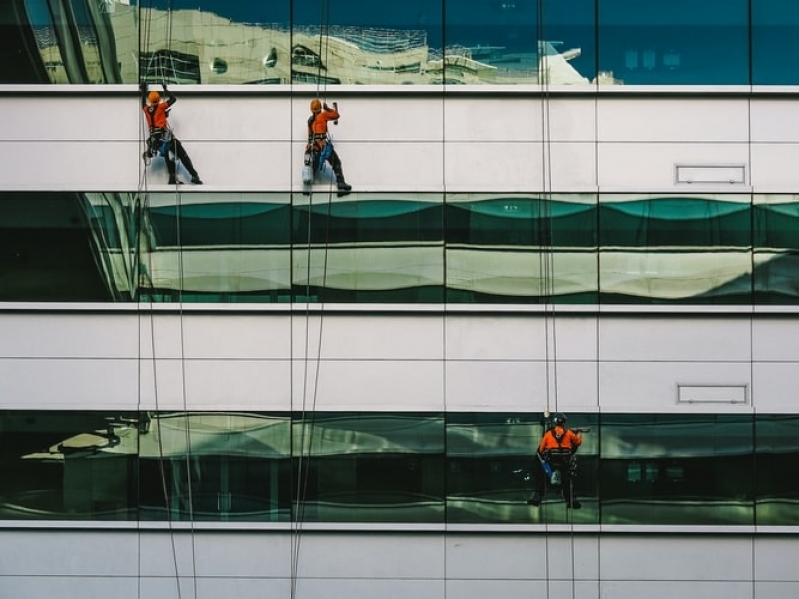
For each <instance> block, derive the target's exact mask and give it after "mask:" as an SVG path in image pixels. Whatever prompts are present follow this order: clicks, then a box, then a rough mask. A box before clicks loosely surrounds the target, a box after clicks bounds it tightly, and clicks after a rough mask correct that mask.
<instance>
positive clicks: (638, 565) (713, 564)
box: [599, 535, 753, 597]
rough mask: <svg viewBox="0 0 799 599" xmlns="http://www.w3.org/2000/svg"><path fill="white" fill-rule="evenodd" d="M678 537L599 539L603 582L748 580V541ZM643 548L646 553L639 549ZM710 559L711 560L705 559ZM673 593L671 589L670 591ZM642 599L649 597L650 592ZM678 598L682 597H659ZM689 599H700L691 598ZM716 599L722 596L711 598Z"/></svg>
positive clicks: (749, 542)
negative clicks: (645, 542) (647, 540)
mask: <svg viewBox="0 0 799 599" xmlns="http://www.w3.org/2000/svg"><path fill="white" fill-rule="evenodd" d="M687 540H688V539H687V538H686V537H684V536H682V535H674V536H667V535H663V536H658V537H650V538H649V543H648V544H643V538H642V537H638V536H631V535H623V536H612V535H606V536H603V537H602V542H601V546H600V549H599V550H600V552H601V564H600V567H601V572H600V576H601V578H602V579H603V580H621V581H630V582H632V581H638V582H640V583H643V582H645V581H675V582H681V583H687V582H694V583H698V582H700V581H705V582H713V583H718V582H720V581H727V582H728V583H731V582H747V581H751V580H752V574H753V570H752V569H753V553H752V541H751V539H749V538H748V537H746V536H722V537H719V536H712V535H707V536H702V535H692V536H691V537H690V542H686V541H687ZM643 547H646V549H645V550H644V549H642V548H643ZM709 556H712V559H709ZM672 589H673V590H675V587H672ZM646 596H647V597H649V596H651V593H650V592H647V593H646ZM662 596H663V597H682V596H685V595H683V594H682V593H680V594H672V595H662ZM690 596H691V597H700V596H701V595H695V594H691V595H690ZM713 596H716V597H723V596H725V595H723V594H722V595H717V594H715V593H714V594H713Z"/></svg>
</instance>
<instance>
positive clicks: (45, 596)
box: [0, 575, 189, 599]
mask: <svg viewBox="0 0 799 599" xmlns="http://www.w3.org/2000/svg"><path fill="white" fill-rule="evenodd" d="M139 582H140V581H139V579H138V578H134V577H130V576H128V577H125V576H86V577H84V576H72V575H64V576H0V587H2V591H1V592H2V596H3V597H8V598H9V599H12V598H13V599H16V598H22V597H30V598H33V597H36V599H72V598H77V597H84V598H89V597H92V598H94V597H113V598H114V599H140V597H143V596H146V597H149V598H150V599H161V598H163V599H166V598H167V597H169V598H172V597H175V585H174V582H173V583H172V590H171V592H170V594H168V595H167V594H162V595H151V594H147V595H142V594H141V590H140V588H139ZM188 597H189V595H186V594H184V595H183V598H184V599H188Z"/></svg>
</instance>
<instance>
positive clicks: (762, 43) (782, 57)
mask: <svg viewBox="0 0 799 599" xmlns="http://www.w3.org/2000/svg"><path fill="white" fill-rule="evenodd" d="M797 28H799V4H797V3H796V2H794V1H793V0H752V84H753V85H796V84H797V83H799V73H798V72H797V70H796V65H797V64H799V47H797V45H796V31H797Z"/></svg>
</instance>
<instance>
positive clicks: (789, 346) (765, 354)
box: [752, 317, 799, 361]
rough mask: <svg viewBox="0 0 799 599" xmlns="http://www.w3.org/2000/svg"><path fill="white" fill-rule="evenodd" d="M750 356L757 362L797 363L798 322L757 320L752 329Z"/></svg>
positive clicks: (798, 345) (793, 320) (794, 320)
mask: <svg viewBox="0 0 799 599" xmlns="http://www.w3.org/2000/svg"><path fill="white" fill-rule="evenodd" d="M752 354H753V357H754V359H755V360H757V361H773V360H778V361H799V320H797V319H796V318H782V317H776V318H775V317H759V318H757V319H756V320H755V321H754V326H753V328H752Z"/></svg>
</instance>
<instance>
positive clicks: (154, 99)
mask: <svg viewBox="0 0 799 599" xmlns="http://www.w3.org/2000/svg"><path fill="white" fill-rule="evenodd" d="M147 101H148V102H149V103H150V104H158V103H159V102H160V101H161V94H159V93H158V92H155V91H153V92H150V93H149V94H147Z"/></svg>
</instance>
